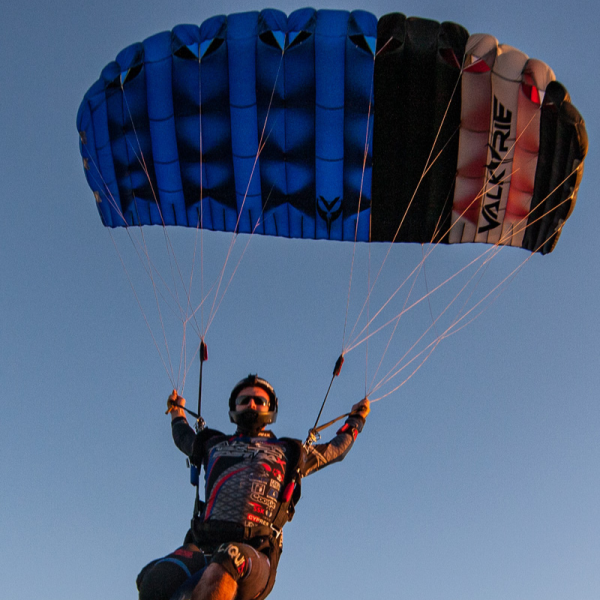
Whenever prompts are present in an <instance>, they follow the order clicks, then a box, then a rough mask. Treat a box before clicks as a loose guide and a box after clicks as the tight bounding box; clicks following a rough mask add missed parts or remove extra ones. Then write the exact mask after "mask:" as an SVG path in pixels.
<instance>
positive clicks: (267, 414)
mask: <svg viewBox="0 0 600 600" xmlns="http://www.w3.org/2000/svg"><path fill="white" fill-rule="evenodd" d="M277 408H278V401H277V396H276V395H275V390H274V389H273V387H272V386H271V384H270V383H269V382H268V381H266V380H265V379H262V378H260V377H258V375H248V377H245V378H244V379H242V380H241V381H238V383H237V384H236V386H235V387H234V388H233V390H232V391H231V396H230V397H229V419H230V420H231V422H232V423H235V424H236V425H238V427H239V429H242V430H244V431H248V432H250V433H252V432H258V431H260V430H261V429H263V428H264V427H265V426H266V425H269V424H271V423H275V420H276V419H277Z"/></svg>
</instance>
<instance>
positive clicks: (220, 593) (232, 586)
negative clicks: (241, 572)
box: [192, 563, 238, 600]
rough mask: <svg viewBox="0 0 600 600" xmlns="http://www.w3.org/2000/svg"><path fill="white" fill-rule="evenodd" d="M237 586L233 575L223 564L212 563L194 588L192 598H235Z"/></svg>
mask: <svg viewBox="0 0 600 600" xmlns="http://www.w3.org/2000/svg"><path fill="white" fill-rule="evenodd" d="M237 587H238V586H237V583H236V582H235V581H234V579H233V577H232V576H231V575H230V574H229V573H228V572H227V571H226V570H225V569H224V568H223V567H222V566H221V565H219V564H217V563H211V564H210V565H208V567H206V570H205V571H204V573H203V574H202V578H201V579H200V582H199V583H198V585H197V586H196V587H195V588H194V591H193V592H192V600H233V599H234V597H235V594H236V592H237Z"/></svg>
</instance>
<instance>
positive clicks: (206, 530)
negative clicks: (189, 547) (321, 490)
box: [190, 428, 304, 600]
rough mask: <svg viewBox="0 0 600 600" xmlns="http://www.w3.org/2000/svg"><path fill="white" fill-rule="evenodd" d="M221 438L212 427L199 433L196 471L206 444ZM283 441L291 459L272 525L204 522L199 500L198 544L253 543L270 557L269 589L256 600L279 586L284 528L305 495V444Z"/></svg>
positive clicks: (195, 527) (194, 455) (195, 533)
mask: <svg viewBox="0 0 600 600" xmlns="http://www.w3.org/2000/svg"><path fill="white" fill-rule="evenodd" d="M220 435H222V434H221V432H218V431H216V430H214V429H208V428H206V429H203V430H202V431H200V432H198V434H197V435H196V439H195V440H194V446H193V449H192V455H191V457H190V461H191V463H192V465H193V466H194V467H195V468H196V469H199V468H200V466H201V465H200V464H199V463H200V462H201V460H198V458H200V457H201V456H202V454H203V452H202V449H203V446H204V444H205V443H206V442H207V441H208V440H209V439H210V438H212V437H215V436H220ZM279 440H280V441H283V442H285V443H286V444H287V446H288V448H289V456H288V462H287V468H286V473H285V477H284V481H283V486H282V489H283V491H282V494H281V496H280V502H279V506H278V507H277V512H276V513H275V515H274V517H273V519H272V521H271V524H270V525H269V526H266V525H255V526H253V527H247V526H246V527H245V526H243V525H240V524H237V523H231V522H229V521H217V520H211V521H207V522H204V521H202V520H201V514H202V512H203V510H204V502H202V501H201V500H200V499H199V497H198V494H197V498H196V503H195V506H194V516H193V518H192V522H191V535H192V537H193V540H194V542H195V543H196V544H197V545H198V546H199V547H201V548H206V549H214V548H216V547H217V546H218V545H220V544H222V543H224V542H240V543H246V544H249V545H250V546H252V547H253V548H255V549H256V550H258V551H259V552H262V553H263V554H265V555H266V556H267V557H268V558H269V563H270V572H269V579H268V582H267V585H266V587H265V589H264V590H263V591H262V592H261V594H260V596H258V597H257V598H256V600H264V598H266V597H267V596H268V595H269V593H270V592H271V590H272V589H273V586H274V585H275V577H276V574H277V565H278V564H279V558H280V556H281V552H282V550H283V538H282V535H281V532H282V529H283V526H284V525H285V524H286V523H287V522H288V521H291V520H292V518H293V516H294V512H295V507H296V503H297V502H298V500H300V496H301V480H302V470H301V466H302V458H303V453H304V448H303V445H302V442H300V440H296V439H293V438H279ZM195 459H196V460H195Z"/></svg>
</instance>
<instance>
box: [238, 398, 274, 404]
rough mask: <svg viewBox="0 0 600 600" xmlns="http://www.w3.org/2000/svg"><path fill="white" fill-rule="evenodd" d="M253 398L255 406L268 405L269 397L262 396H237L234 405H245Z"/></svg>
mask: <svg viewBox="0 0 600 600" xmlns="http://www.w3.org/2000/svg"><path fill="white" fill-rule="evenodd" d="M251 400H254V404H256V406H269V399H268V398H263V397H262V396H238V397H237V398H236V399H235V405H236V406H247V405H248V404H250V401H251Z"/></svg>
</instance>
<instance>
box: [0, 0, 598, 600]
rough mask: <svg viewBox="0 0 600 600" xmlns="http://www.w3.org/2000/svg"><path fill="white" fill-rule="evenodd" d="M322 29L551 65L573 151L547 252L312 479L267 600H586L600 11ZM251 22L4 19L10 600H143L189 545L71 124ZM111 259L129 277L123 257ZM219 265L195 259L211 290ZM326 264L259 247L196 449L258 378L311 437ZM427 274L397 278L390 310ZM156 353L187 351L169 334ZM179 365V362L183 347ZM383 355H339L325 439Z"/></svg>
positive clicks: (331, 279) (481, 9) (0, 564)
mask: <svg viewBox="0 0 600 600" xmlns="http://www.w3.org/2000/svg"><path fill="white" fill-rule="evenodd" d="M272 6H273V7H275V8H280V9H282V10H284V11H286V12H290V11H291V10H293V9H295V8H300V7H301V6H303V5H302V4H296V3H292V2H279V3H277V4H276V5H272ZM321 7H324V8H346V9H354V8H367V9H368V10H371V11H372V12H374V13H375V14H377V15H378V16H381V15H383V14H385V13H388V12H392V11H400V12H404V13H406V14H407V15H414V16H420V17H429V18H434V19H436V20H440V21H442V20H452V21H456V22H459V23H461V24H463V25H464V26H465V27H467V29H469V31H471V32H472V33H474V32H487V33H492V34H494V35H495V36H496V37H498V38H499V40H500V41H501V42H505V43H508V44H511V45H514V46H516V47H518V48H520V49H522V50H523V51H525V52H526V53H528V54H529V55H530V56H535V57H537V58H541V59H542V60H545V61H546V62H547V63H548V64H550V65H551V66H552V68H553V69H554V71H555V73H556V75H557V78H558V79H559V80H560V81H562V82H563V83H564V84H565V85H566V86H567V88H568V89H569V91H570V93H571V96H572V98H573V102H574V104H575V105H576V106H577V108H578V109H579V110H580V111H581V113H582V114H583V115H584V117H585V119H586V124H587V129H588V134H589V138H590V150H589V154H588V158H587V161H586V171H585V175H584V179H583V184H582V186H581V189H580V193H579V198H578V203H577V206H576V209H575V211H574V213H573V215H572V217H571V219H570V220H569V222H568V223H567V225H566V227H565V229H564V231H563V234H562V237H561V240H560V242H559V244H558V247H557V249H556V251H555V252H554V253H552V254H551V255H549V256H546V257H537V256H536V257H534V258H533V259H532V260H531V261H529V262H528V264H527V265H526V266H525V267H524V268H523V269H522V270H520V271H519V274H518V276H517V277H516V278H515V279H514V280H513V281H512V282H511V284H510V285H509V286H508V287H507V289H506V290H505V291H504V293H503V294H502V295H501V297H500V298H499V299H498V300H497V301H496V302H494V303H493V304H491V305H490V306H489V307H488V308H487V310H486V311H485V313H484V314H483V315H482V316H481V317H480V318H479V319H477V320H476V321H475V322H474V323H473V324H471V325H470V326H469V327H467V328H465V329H464V330H463V331H461V332H460V333H458V334H457V335H455V336H453V337H451V338H448V339H447V340H444V341H443V343H441V344H440V345H439V347H438V348H437V349H436V351H435V352H434V353H433V354H432V355H431V357H430V358H429V359H428V360H427V361H426V362H425V364H424V365H423V367H422V368H421V369H420V370H419V371H418V372H417V373H416V374H415V376H414V377H412V379H410V381H408V383H406V385H404V386H403V387H402V388H401V389H400V390H398V391H397V392H395V393H394V394H392V395H390V396H388V397H386V398H385V399H383V400H381V401H380V402H378V403H376V404H375V405H374V406H373V411H372V414H371V416H370V417H369V422H368V424H367V427H366V428H365V431H364V433H363V434H362V435H361V437H360V438H359V440H358V442H357V445H356V447H355V448H354V450H353V452H352V454H351V455H350V456H349V457H348V458H347V460H346V461H345V462H344V463H342V464H340V465H336V466H334V467H332V468H331V469H327V470H326V471H323V472H321V473H318V474H316V475H314V476H313V477H311V478H310V479H307V480H306V482H305V485H304V488H303V492H304V497H303V499H302V501H301V503H300V504H299V506H298V511H297V516H296V517H295V519H294V521H293V522H292V523H291V524H289V525H288V526H287V527H286V530H285V551H284V554H283V557H282V562H281V566H280V570H279V576H278V582H277V585H276V587H275V590H274V592H273V593H272V596H271V597H272V598H274V599H277V598H285V599H286V600H295V599H296V598H305V597H306V596H307V595H310V597H311V598H314V600H319V599H327V600H336V599H338V598H340V599H341V598H363V597H373V596H374V595H377V596H380V597H394V598H407V599H409V598H410V600H421V599H423V600H429V599H432V600H433V599H435V600H450V599H459V598H460V599H461V600H471V599H472V600H482V599H484V600H496V599H498V600H506V599H507V598H510V599H511V600H518V599H521V598H522V599H526V600H536V599H538V598H539V599H542V598H543V599H544V600H559V599H565V600H566V599H569V600H572V599H574V598H575V599H577V600H587V599H590V600H591V599H596V598H598V594H599V592H600V568H599V567H600V541H599V540H600V517H599V516H598V510H597V506H598V504H599V497H600V484H599V481H600V477H599V474H600V466H599V465H600V460H599V459H600V443H599V441H598V440H599V436H598V432H599V430H600V405H599V403H598V401H597V390H598V389H599V387H600V385H599V384H600V364H599V360H598V358H599V355H600V352H599V351H598V349H597V340H598V338H599V333H600V326H599V324H598V317H597V306H598V290H599V284H598V271H599V269H598V262H599V259H600V252H599V251H598V246H597V243H596V237H597V236H596V229H597V223H598V222H599V208H598V203H597V202H596V199H595V194H596V193H595V192H594V190H595V189H596V187H597V185H598V167H599V166H600V165H599V156H598V151H597V143H596V140H597V139H598V127H599V120H598V117H597V110H596V103H597V98H598V96H599V92H600V90H599V89H598V85H599V84H598V77H597V74H596V73H595V72H594V68H595V66H594V62H595V60H596V57H597V56H598V55H599V54H600V53H599V52H598V50H599V48H598V37H597V23H598V20H599V16H600V14H599V13H600V9H599V8H598V7H597V6H595V5H593V4H592V3H590V2H580V1H579V2H572V3H561V4H559V3H556V2H542V1H541V0H534V1H530V2H527V3H524V2H517V1H512V0H511V1H508V2H504V3H492V2H490V1H489V0H483V1H482V2H479V3H456V5H455V6H453V5H452V3H446V2H441V1H439V0H436V1H431V2H421V3H417V2H412V1H407V2H405V3H403V4H401V5H400V4H396V3H392V2H388V1H377V2H374V3H371V4H368V5H360V4H351V5H348V4H341V3H339V4H338V3H335V2H331V3H328V4H325V5H319V6H318V8H321ZM260 8H263V6H259V5H255V4H251V3H249V2H241V1H238V2H233V1H225V2H221V3H219V4H218V5H217V4H216V3H215V4H214V5H212V6H211V4H210V3H209V2H206V3H203V4H200V3H194V2H183V1H180V0H175V1H172V2H168V3H167V2H159V1H158V0H147V1H145V2H141V1H137V0H121V1H120V2H117V1H116V0H105V2H103V3H88V4H81V3H78V2H73V1H62V2H59V3H43V2H38V1H35V0H24V1H23V2H21V3H12V4H10V5H8V4H7V5H6V6H4V7H3V18H2V23H1V24H0V28H1V29H2V35H1V38H0V39H1V40H2V42H1V56H2V78H1V79H2V88H1V91H0V98H1V100H2V102H1V104H0V106H1V108H0V120H1V126H0V131H1V132H2V134H1V135H2V146H1V160H0V177H1V181H2V187H1V189H2V207H3V218H2V221H1V225H0V227H1V235H0V254H1V256H2V261H1V264H0V274H1V281H2V285H1V288H0V290H1V291H0V332H1V338H0V339H1V340H2V344H1V347H0V376H1V381H2V382H3V385H4V390H5V392H4V401H3V415H2V418H1V420H0V423H1V424H0V428H1V429H0V444H1V454H0V456H1V458H0V481H1V482H2V483H1V487H0V490H1V491H0V530H1V531H2V537H1V538H0V539H1V542H0V580H1V581H2V587H3V590H2V591H3V595H4V596H5V597H10V598H13V599H15V600H20V599H21V598H23V599H24V598H45V599H47V600H53V599H55V598H56V599H58V598H86V600H95V599H96V598H98V599H100V598H106V597H109V598H135V597H136V592H135V576H136V574H137V573H138V571H139V569H140V568H141V567H142V566H143V565H144V564H145V563H146V562H148V561H149V560H150V559H152V558H155V557H157V556H161V555H163V554H166V553H168V552H169V551H171V550H172V549H173V548H175V547H176V546H177V545H178V544H179V543H180V541H181V539H182V536H183V535H184V533H185V530H186V528H187V526H188V522H189V518H190V515H191V508H192V504H193V490H192V488H191V486H190V485H189V483H188V482H187V477H188V474H187V469H186V467H185V460H184V457H183V456H182V455H181V454H180V453H179V452H178V451H177V450H176V449H175V447H174V445H173V443H172V441H171V437H170V427H169V419H168V417H165V415H164V406H165V401H166V397H167V396H168V394H169V393H170V391H171V381H170V379H169V377H168V375H167V372H166V371H165V369H164V368H163V366H162V363H161V361H160V358H159V355H158V353H157V351H156V348H155V346H154V344H153V342H152V338H151V337H150V335H149V333H148V329H147V328H146V325H145V324H144V320H143V318H142V315H141V313H140V310H139V308H138V306H137V304H136V301H135V298H134V295H133V294H132V292H131V289H130V287H129V283H128V281H127V277H126V276H125V274H124V272H123V269H122V267H121V263H120V260H119V255H118V254H117V253H116V252H115V250H114V248H113V244H112V241H111V237H110V235H109V233H108V232H107V231H106V230H105V229H104V228H103V227H102V226H101V224H100V220H99V218H98V216H97V213H96V209H95V206H94V201H93V197H92V195H91V193H90V191H89V189H88V187H87V184H86V182H85V178H84V175H83V171H82V167H81V161H80V157H79V151H78V136H77V131H76V127H75V117H76V113H77V108H78V106H79V103H80V101H81V98H82V97H83V95H84V93H85V91H86V90H87V88H88V87H89V86H90V85H91V84H92V83H93V82H94V81H95V80H96V79H97V77H98V75H99V73H100V70H101V69H102V68H103V66H104V65H105V64H106V63H108V62H109V61H110V60H112V59H113V58H114V57H115V56H116V54H117V53H118V51H119V50H121V49H122V48H124V47H125V46H127V45H128V44H130V43H132V42H135V41H139V40H142V39H144V38H145V37H148V36H149V35H152V34H153V33H156V32H158V31H162V30H166V29H171V28H172V27H173V26H175V25H176V24H179V23H200V22H202V21H203V20H204V19H206V18H207V17H209V16H211V15H214V14H217V13H231V12H237V11H241V10H250V9H260ZM115 239H116V241H117V244H118V245H119V247H120V248H121V250H120V252H122V253H123V256H125V257H127V253H128V252H129V250H128V247H127V244H126V243H123V242H124V241H125V240H124V239H123V238H122V237H121V238H119V236H117V235H115ZM228 241H229V240H227V239H226V238H225V237H223V236H218V235H214V234H213V235H207V236H206V238H205V245H206V256H205V265H206V280H207V281H210V280H211V277H214V274H215V272H216V269H218V267H219V266H220V265H221V264H222V260H223V255H224V253H225V252H226V249H227V244H228ZM244 243H245V242H244ZM240 245H241V244H240ZM333 246H334V247H329V246H327V245H324V244H323V243H314V244H310V243H309V244H306V243H299V242H289V243H283V244H281V243H278V242H277V241H276V240H268V239H262V240H261V239H256V238H253V239H252V240H251V243H250V244H249V246H248V250H247V252H246V254H245V256H244V258H243V260H242V263H241V266H240V269H239V271H238V272H237V274H236V277H235V278H234V281H233V283H232V285H231V287H230V289H229V290H228V293H227V295H226V296H225V300H224V302H223V304H222V306H221V308H220V310H219V312H218V313H217V317H216V319H215V321H214V324H213V325H212V327H211V329H210V331H209V334H208V337H207V342H208V346H209V361H208V362H207V363H206V365H205V388H204V401H203V402H204V408H203V410H204V414H205V418H206V419H207V421H208V422H209V424H210V425H211V426H213V427H216V428H225V429H227V428H228V427H229V423H228V419H227V414H226V399H227V397H228V393H229V390H230V389H231V387H232V386H233V384H234V383H235V382H236V381H238V380H239V379H240V378H241V377H243V376H245V375H246V374H247V373H249V372H258V373H260V374H261V375H263V376H264V377H266V378H268V379H269V380H270V381H272V383H273V385H274V386H275V388H276V390H277V392H278V395H279V397H280V406H281V412H280V417H279V419H278V422H277V425H276V427H275V431H276V432H278V433H280V434H282V435H289V436H295V437H304V436H305V435H306V431H307V429H308V428H309V427H310V426H311V425H312V424H313V422H314V419H315V416H316V413H317V412H318V408H319V406H320V402H321V400H322V398H323V395H324V393H325V390H326V388H327V385H328V383H329V378H330V375H331V369H332V367H333V364H334V362H335V359H336V358H337V356H338V354H339V352H340V349H341V345H342V331H343V322H344V311H345V306H346V295H347V289H348V271H349V261H350V258H351V247H346V246H344V247H343V248H342V247H341V246H340V245H335V244H334V245H333ZM237 248H238V249H239V246H238V247H237ZM381 252H382V251H381V249H376V250H374V257H373V260H377V259H378V258H380V256H381ZM419 253H420V250H419V249H418V248H416V249H415V248H411V249H408V250H405V251H403V252H394V253H393V255H392V256H391V258H390V260H389V263H388V264H387V269H386V277H387V279H386V280H385V281H386V283H385V284H384V286H383V288H384V290H383V292H382V294H385V292H386V290H387V293H388V295H389V293H391V291H390V290H393V287H392V286H393V285H394V283H393V282H394V281H395V278H396V273H405V272H406V269H407V268H409V267H408V266H407V265H411V264H414V262H415V261H418V259H419ZM470 256H471V255H470V251H469V250H464V251H463V250H460V251H453V252H452V253H451V254H449V255H448V256H444V257H443V259H442V257H440V261H439V262H435V261H434V262H432V265H431V271H430V274H431V276H432V277H434V276H436V275H437V269H442V268H447V269H452V268H453V269H456V268H458V265H459V263H460V262H461V261H462V262H463V263H464V261H465V260H466V259H467V258H468V257H470ZM522 259H523V257H522V255H521V253H518V256H517V253H516V252H514V251H508V252H506V253H502V255H501V256H500V257H498V259H496V260H495V261H494V263H493V265H494V266H493V268H494V269H496V268H497V269H498V272H497V273H493V274H492V275H493V276H495V277H496V278H497V279H501V277H502V275H501V273H503V272H504V273H506V272H509V271H510V269H511V268H512V266H514V265H515V264H517V263H518V262H520V261H521V260H522ZM357 260H358V262H359V267H358V268H357V273H358V274H357V276H356V280H355V283H354V286H353V290H354V292H355V294H356V296H353V298H354V297H360V286H361V285H362V286H363V289H364V286H365V285H366V283H365V280H364V278H363V279H362V280H361V277H362V275H361V274H362V273H364V271H365V269H364V263H366V261H367V256H366V251H365V250H364V249H360V250H359V253H358V259H357ZM131 264H132V265H134V266H133V267H132V272H133V273H134V275H133V276H134V277H135V278H137V272H136V271H135V263H131ZM136 289H139V291H140V294H141V297H142V300H143V302H145V303H148V302H150V303H151V300H152V295H151V287H149V286H147V285H145V284H144V282H142V281H140V282H139V284H138V282H137V279H136ZM363 297H364V295H363ZM382 297H383V296H382ZM376 301H379V302H381V300H380V299H378V300H376ZM374 302H375V301H374ZM434 302H435V301H434ZM355 308H356V305H355V304H352V309H351V312H352V310H355ZM434 308H437V309H439V308H440V306H439V305H436V304H435V303H434ZM419 318H420V319H421V320H419ZM419 318H417V317H416V316H415V317H414V318H412V317H411V318H410V319H409V320H408V322H407V323H406V326H405V329H406V335H407V337H408V336H409V335H411V334H412V333H413V331H417V330H419V328H423V327H426V325H423V323H425V324H426V323H427V314H421V315H419ZM155 331H156V330H155ZM159 331H160V330H159ZM168 332H169V335H173V336H174V337H175V338H177V337H178V336H180V331H179V330H177V328H175V327H173V328H171V327H170V326H169V327H168ZM379 343H381V342H379ZM383 343H385V342H383ZM170 347H171V349H172V350H173V352H174V355H176V354H177V351H178V347H177V343H176V342H175V343H174V344H172V345H171V346H170ZM190 347H193V343H190ZM378 352H379V353H381V347H380V346H378V342H373V343H372V344H370V345H369V356H368V358H366V357H365V352H364V346H363V347H362V348H361V349H357V350H356V351H355V352H352V353H350V354H349V355H348V357H347V360H346V364H345V366H344V370H343V372H342V375H341V377H340V378H339V379H338V380H337V381H336V383H335V385H334V387H333V389H332V392H331V396H330V399H329V400H328V405H327V408H326V410H325V415H324V418H325V419H329V418H333V417H335V416H337V415H338V414H341V413H342V412H345V411H346V410H347V409H348V408H349V406H350V405H351V404H352V403H354V402H356V401H357V400H359V399H360V398H361V397H362V395H363V394H364V392H365V370H366V369H367V367H366V365H367V364H368V365H369V366H368V373H370V374H372V373H373V371H374V368H375V366H376V364H377V358H376V357H377V353H378ZM399 352H401V350H400V349H398V348H394V349H393V350H391V351H390V354H391V357H393V356H394V353H396V354H395V356H399V354H398V353H399ZM196 377H197V366H196V365H194V366H193V368H192V369H191V370H190V374H189V379H188V381H187V385H186V388H185V390H184V395H186V396H187V397H188V398H189V399H190V403H191V404H193V399H194V395H195V387H196ZM397 381H398V382H400V380H397Z"/></svg>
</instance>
